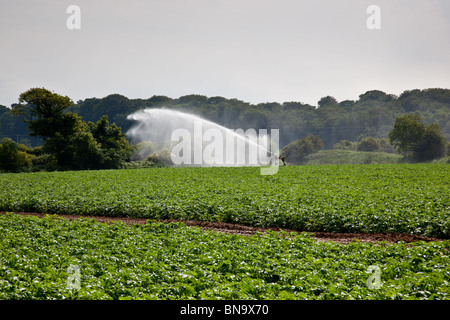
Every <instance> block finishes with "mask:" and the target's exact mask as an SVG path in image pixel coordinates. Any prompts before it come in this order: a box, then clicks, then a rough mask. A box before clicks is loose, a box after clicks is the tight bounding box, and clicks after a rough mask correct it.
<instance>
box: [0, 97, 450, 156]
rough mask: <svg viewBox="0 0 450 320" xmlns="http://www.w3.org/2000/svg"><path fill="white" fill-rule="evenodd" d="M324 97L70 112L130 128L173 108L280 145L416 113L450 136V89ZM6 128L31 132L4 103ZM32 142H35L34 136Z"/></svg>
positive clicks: (374, 128) (372, 130) (1, 123)
mask: <svg viewBox="0 0 450 320" xmlns="http://www.w3.org/2000/svg"><path fill="white" fill-rule="evenodd" d="M325 98H326V99H323V98H322V99H320V102H318V105H317V106H312V105H309V104H304V103H301V102H295V101H291V102H283V103H275V102H273V103H260V104H251V103H248V102H244V101H241V100H237V99H227V98H223V97H206V96H202V95H195V94H193V95H186V96H182V97H179V98H177V99H173V98H169V97H166V96H156V95H154V96H152V97H150V98H149V99H129V98H127V97H124V96H122V95H119V94H111V95H109V96H107V97H104V98H88V99H85V100H80V101H78V102H77V103H76V104H74V105H72V106H71V107H70V108H69V111H71V112H75V113H77V114H78V115H80V116H81V117H82V118H83V120H84V121H87V122H89V121H92V122H96V121H98V119H100V118H101V117H102V116H103V115H108V117H109V119H110V121H111V122H114V123H116V124H117V126H119V127H121V128H122V130H123V132H126V131H127V130H128V129H129V128H130V126H131V125H132V124H133V123H132V122H131V121H129V120H127V119H126V116H127V115H129V114H131V113H133V112H135V111H138V110H140V109H144V108H158V107H168V108H173V109H177V110H181V111H187V112H191V113H195V114H197V115H200V116H203V117H205V118H206V119H208V120H212V121H214V122H217V123H219V124H220V125H224V126H225V127H228V128H231V129H238V128H242V129H244V130H246V129H248V128H254V129H256V130H258V129H260V128H263V129H270V128H273V129H280V146H281V147H283V146H285V145H287V144H289V143H291V142H292V141H295V140H298V139H302V138H304V137H306V136H307V135H309V134H313V135H318V136H319V137H320V138H321V139H322V140H323V142H324V144H325V149H330V148H332V147H333V145H334V144H336V143H338V142H339V141H340V140H350V141H360V140H362V139H363V138H366V137H374V138H383V137H384V138H387V136H388V133H389V131H390V130H391V129H392V128H393V125H394V121H395V119H396V118H397V117H399V116H402V115H405V114H408V113H415V114H418V115H420V116H422V118H423V120H424V121H425V123H427V124H428V123H437V124H438V125H439V126H440V127H441V128H442V129H443V133H444V135H445V137H446V139H447V140H450V90H448V89H425V90H407V91H404V92H403V93H402V94H400V95H399V96H398V97H396V96H393V95H390V94H386V93H384V92H382V91H378V90H372V91H368V92H366V93H364V94H361V95H360V96H359V99H357V100H355V101H352V100H344V101H340V102H338V101H336V99H334V98H332V97H325ZM0 130H2V132H1V133H2V134H3V135H4V136H7V137H10V138H12V139H14V140H16V138H18V139H24V138H26V137H27V136H28V131H27V129H26V126H25V125H24V124H23V122H22V119H20V118H17V119H15V118H13V117H12V116H11V114H10V112H9V109H8V108H6V107H3V106H0ZM31 142H33V143H35V141H34V140H32V139H31Z"/></svg>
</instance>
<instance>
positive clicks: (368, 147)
mask: <svg viewBox="0 0 450 320" xmlns="http://www.w3.org/2000/svg"><path fill="white" fill-rule="evenodd" d="M356 150H357V151H367V152H376V151H380V150H381V146H380V143H379V142H378V141H377V140H376V139H374V138H372V137H367V138H364V139H362V140H361V141H360V142H359V143H358V147H357V149H356Z"/></svg>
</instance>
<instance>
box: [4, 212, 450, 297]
mask: <svg viewBox="0 0 450 320" xmlns="http://www.w3.org/2000/svg"><path fill="white" fill-rule="evenodd" d="M0 234H2V238H1V240H0V299H448V298H449V297H450V286H449V283H450V254H449V250H450V243H449V242H448V241H443V242H431V243H424V242H416V243H414V244H412V245H406V244H405V243H399V244H390V245H387V244H386V243H380V245H378V246H374V245H372V244H367V243H359V242H354V243H351V244H348V245H344V244H337V243H333V242H329V243H325V242H318V241H316V240H313V239H311V238H310V237H309V236H308V235H305V234H302V235H298V234H294V233H292V234H289V233H277V232H272V233H269V234H257V235H253V236H238V235H231V234H222V233H218V232H215V231H204V230H201V229H199V228H192V227H186V226H184V225H182V224H181V223H172V224H164V223H156V222H153V223H147V224H145V225H126V224H123V223H114V224H111V225H108V224H103V223H99V222H95V221H94V220H92V219H81V220H76V221H69V220H65V219H57V218H54V217H52V216H48V217H47V218H36V217H31V216H27V217H24V216H20V215H13V214H12V215H0ZM71 266H72V268H75V267H76V268H78V270H79V273H78V275H79V286H78V287H76V282H72V280H73V279H72V278H71V277H73V276H74V273H73V272H72V271H71V270H72V269H70V268H71ZM370 267H372V268H374V267H375V268H379V270H380V274H379V276H380V277H379V282H378V284H379V285H377V286H376V287H372V286H370V285H368V281H369V280H370V278H371V277H372V276H374V274H373V273H372V272H371V271H370V270H371V269H370Z"/></svg>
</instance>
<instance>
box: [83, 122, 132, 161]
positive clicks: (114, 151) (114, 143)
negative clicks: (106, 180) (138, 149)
mask: <svg viewBox="0 0 450 320" xmlns="http://www.w3.org/2000/svg"><path fill="white" fill-rule="evenodd" d="M88 127H89V131H90V132H91V133H92V135H93V138H94V139H95V140H96V141H97V142H98V143H99V147H100V152H101V160H100V162H101V164H100V166H101V167H102V168H107V169H114V168H115V169H117V168H120V166H121V164H122V162H123V161H127V160H129V159H130V157H131V154H132V152H133V148H132V147H131V146H130V144H129V143H128V140H127V139H126V137H125V134H124V133H122V130H121V129H120V128H119V127H118V126H116V124H115V123H113V124H111V125H109V121H108V116H107V115H104V116H102V117H101V118H100V120H98V121H97V123H96V124H95V123H93V122H89V123H88Z"/></svg>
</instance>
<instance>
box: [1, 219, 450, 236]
mask: <svg viewBox="0 0 450 320" xmlns="http://www.w3.org/2000/svg"><path fill="white" fill-rule="evenodd" d="M14 213H15V214H20V215H32V216H36V217H40V218H42V217H45V216H46V215H47V214H46V213H35V212H14ZM0 214H5V212H0ZM56 216H58V217H61V218H64V219H68V220H76V219H80V218H88V219H95V220H96V221H99V222H104V223H111V222H113V221H122V222H124V223H127V224H133V223H135V224H136V223H137V224H146V223H147V222H148V220H151V219H145V218H126V217H102V216H81V215H64V214H57V215H56ZM156 221H159V222H183V223H184V224H185V225H186V226H196V227H200V228H201V229H203V230H214V231H217V232H224V233H230V234H237V235H244V236H249V235H253V234H255V233H257V232H266V231H285V232H296V233H302V231H295V230H289V229H283V228H258V227H249V226H244V225H239V224H233V223H224V222H205V221H194V220H172V219H167V220H156ZM306 232H308V234H310V236H311V238H313V239H316V240H319V241H333V242H338V243H343V244H348V243H350V242H352V241H354V240H359V241H360V242H369V243H374V244H376V243H377V242H379V241H385V242H387V243H398V242H400V241H403V242H405V243H410V242H417V241H426V242H430V241H442V239H436V238H429V237H424V236H416V235H408V234H402V233H388V232H383V233H334V232H309V231H306Z"/></svg>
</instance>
